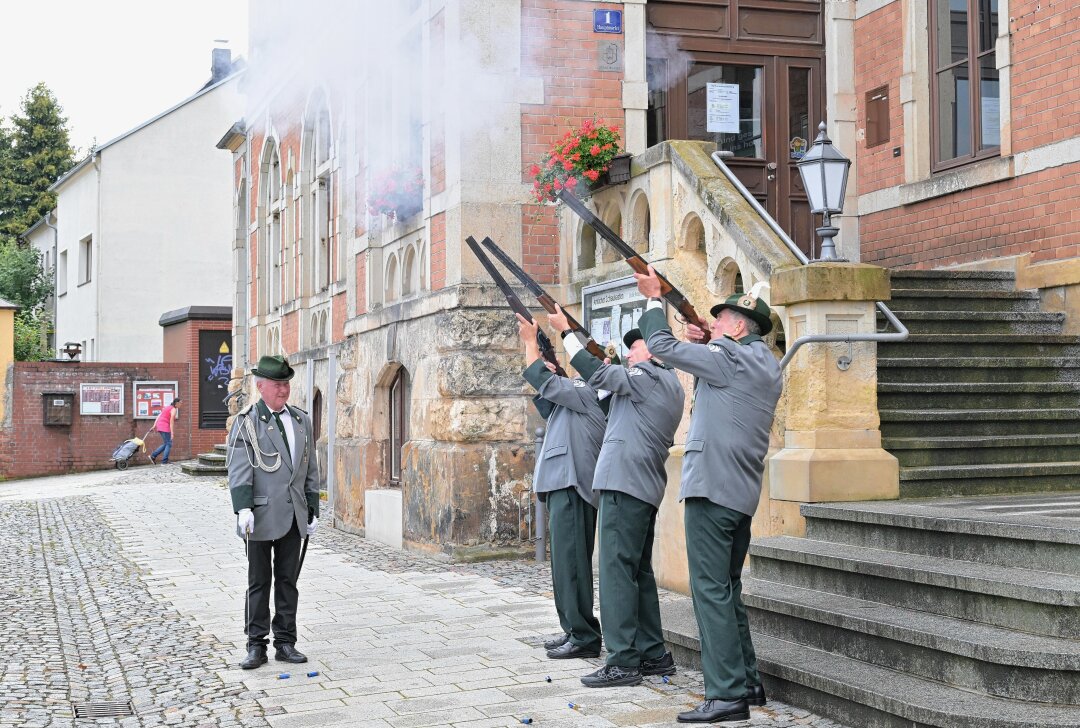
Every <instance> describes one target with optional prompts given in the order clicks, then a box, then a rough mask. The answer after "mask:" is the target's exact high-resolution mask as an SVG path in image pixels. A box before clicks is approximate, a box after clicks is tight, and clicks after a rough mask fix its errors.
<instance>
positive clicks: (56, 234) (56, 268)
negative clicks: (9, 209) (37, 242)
mask: <svg viewBox="0 0 1080 728" xmlns="http://www.w3.org/2000/svg"><path fill="white" fill-rule="evenodd" d="M57 209H59V208H57ZM52 214H53V211H52V210H48V211H47V212H46V213H45V217H43V218H42V220H43V221H44V222H45V226H46V227H48V228H50V229H51V230H52V239H53V252H52V260H53V269H52V284H53V285H52V289H53V290H52V329H53V340H52V343H53V347H52V348H53V356H59V354H58V353H57V349H56V329H57V321H56V314H57V311H58V304H59V295H58V292H57V290H56V281H57V280H58V277H57V276H58V274H59V272H60V261H59V260H57V257H56V256H57V255H59V254H60V239H59V238H60V230H59V229H57V227H56V225H53V224H52V223H51V222H49V217H50V216H51V215H52ZM56 221H57V222H60V218H59V216H58V217H57V219H56Z"/></svg>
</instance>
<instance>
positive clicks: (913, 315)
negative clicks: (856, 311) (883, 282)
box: [878, 311, 1065, 335]
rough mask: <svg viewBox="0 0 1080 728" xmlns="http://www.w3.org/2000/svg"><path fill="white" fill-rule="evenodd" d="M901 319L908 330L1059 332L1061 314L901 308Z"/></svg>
mask: <svg viewBox="0 0 1080 728" xmlns="http://www.w3.org/2000/svg"><path fill="white" fill-rule="evenodd" d="M902 320H903V322H904V325H905V326H907V327H908V329H909V330H910V331H911V333H912V334H946V333H956V334H1009V335H1012V334H1017V335H1057V334H1061V329H1062V326H1063V325H1064V323H1065V314H1063V313H1043V312H1041V311H1028V312H1022V313H1017V312H1012V311H1008V312H1002V311H991V312H984V311H905V312H904V316H903V318H902ZM884 322H885V316H884V315H883V314H881V313H880V312H879V313H878V323H879V325H882V324H884Z"/></svg>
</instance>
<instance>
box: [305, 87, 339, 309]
mask: <svg viewBox="0 0 1080 728" xmlns="http://www.w3.org/2000/svg"><path fill="white" fill-rule="evenodd" d="M309 112H310V114H309V116H308V118H307V119H306V120H305V123H304V143H305V145H306V150H305V152H306V153H305V156H304V182H305V187H306V201H305V211H304V212H305V217H306V221H305V222H304V238H305V240H306V247H307V253H308V256H309V262H308V263H307V265H308V266H310V267H309V270H308V273H309V275H310V276H311V277H310V281H311V292H312V293H318V292H319V291H324V290H326V289H327V288H329V287H330V281H331V280H332V270H331V265H332V260H333V258H332V252H331V251H332V247H333V234H334V231H333V184H332V179H331V175H330V170H331V157H332V154H333V138H332V134H331V128H330V110H329V109H328V108H327V105H326V98H325V96H322V95H321V94H320V96H319V98H318V100H317V101H313V102H311V103H310V104H309Z"/></svg>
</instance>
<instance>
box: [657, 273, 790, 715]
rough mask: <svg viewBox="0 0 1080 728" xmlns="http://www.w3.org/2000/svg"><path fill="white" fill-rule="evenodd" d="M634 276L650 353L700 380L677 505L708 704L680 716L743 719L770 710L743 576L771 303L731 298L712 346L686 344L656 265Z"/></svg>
mask: <svg viewBox="0 0 1080 728" xmlns="http://www.w3.org/2000/svg"><path fill="white" fill-rule="evenodd" d="M636 278H637V281H638V290H640V291H641V293H642V294H643V295H645V296H648V297H649V298H650V301H649V304H648V306H647V307H646V311H645V314H644V315H642V317H641V320H640V321H639V324H638V325H639V326H640V327H641V331H642V335H644V336H645V337H646V338H647V341H648V344H649V349H650V350H651V351H653V352H655V353H656V355H657V356H660V357H663V359H664V361H665V362H668V363H670V364H671V365H672V366H674V367H676V368H678V369H682V370H683V371H685V372H689V373H690V374H693V375H694V378H695V383H694V409H693V414H692V415H691V417H690V431H689V432H688V433H687V435H686V448H685V455H684V456H683V466H682V488H681V490H680V492H679V498H680V500H683V501H684V506H685V510H684V518H685V521H686V555H687V559H688V561H689V565H690V590H691V593H692V595H693V598H694V613H695V615H696V617H697V623H698V630H699V632H700V635H701V663H702V669H701V671H702V673H703V674H704V677H705V701H704V702H703V703H702V704H701V705H700V706H698V707H697V708H695V709H694V710H690V711H687V712H685V713H680V714H679V717H678V719H679V722H680V723H716V722H720V721H735V720H747V719H748V718H749V717H750V708H749V706H750V705H751V704H753V705H764V704H765V690H764V688H762V686H761V676H760V675H759V674H758V670H757V658H756V657H755V654H754V645H753V643H752V642H751V640H750V627H749V624H748V623H747V619H746V609H745V608H744V607H743V602H742V581H741V576H742V567H743V562H744V561H745V560H746V552H747V550H748V549H749V548H750V520H751V518H752V517H753V515H754V511H756V510H757V506H758V501H759V500H760V498H761V478H762V474H763V473H764V470H765V454H766V452H767V451H768V449H769V431H770V429H772V421H773V414H774V413H775V411H776V403H777V401H778V400H779V399H780V390H781V385H782V381H781V373H780V366H779V364H778V363H777V361H776V357H775V356H773V353H772V351H771V350H770V349H769V347H768V345H766V344H765V342H764V341H763V340H762V338H761V337H762V336H763V335H765V334H768V333H769V331H770V330H772V321H771V319H770V310H769V306H768V305H767V304H766V303H765V302H764V301H762V300H761V299H760V298H759V297H758V296H756V295H754V294H753V293H750V294H735V295H733V296H730V297H728V298H727V300H725V301H724V302H723V303H721V304H718V305H716V306H713V308H712V311H711V312H710V313H711V314H712V315H713V317H715V320H714V321H713V324H712V327H711V334H712V336H711V339H710V341H709V342H708V344H705V345H702V344H699V343H683V342H680V341H678V340H676V339H675V337H674V336H672V334H671V329H670V327H669V326H668V322H667V318H666V316H665V315H664V310H663V304H662V303H661V302H660V300H659V298H658V296H659V295H660V281H659V279H658V278H657V277H656V275H655V274H654V273H653V271H652V267H651V266H650V267H649V275H647V276H646V275H640V274H638V275H636ZM703 334H704V332H703V331H702V330H701V329H699V328H698V327H696V326H694V325H693V324H688V325H687V332H686V336H687V338H688V339H689V340H690V341H691V342H699V341H701V340H702V339H703V338H704V335H703Z"/></svg>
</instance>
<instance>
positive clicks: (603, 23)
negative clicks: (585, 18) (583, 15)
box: [592, 10, 622, 33]
mask: <svg viewBox="0 0 1080 728" xmlns="http://www.w3.org/2000/svg"><path fill="white" fill-rule="evenodd" d="M592 19H593V32H594V33H622V10H593V11H592Z"/></svg>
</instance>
